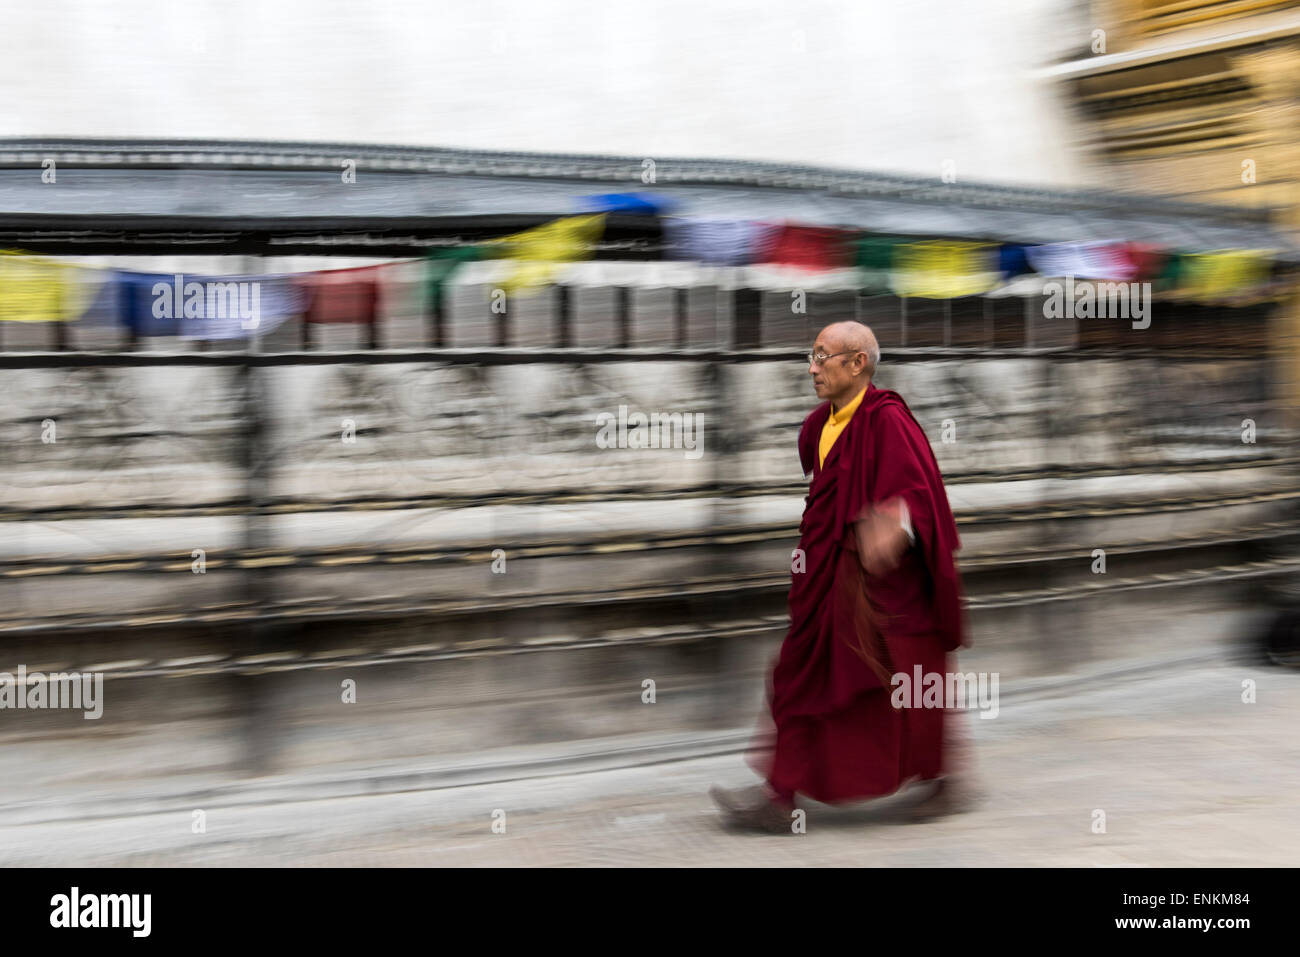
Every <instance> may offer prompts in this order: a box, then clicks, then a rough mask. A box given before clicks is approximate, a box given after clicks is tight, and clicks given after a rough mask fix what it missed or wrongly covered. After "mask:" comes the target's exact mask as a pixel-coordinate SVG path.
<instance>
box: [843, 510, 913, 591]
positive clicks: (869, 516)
mask: <svg viewBox="0 0 1300 957" xmlns="http://www.w3.org/2000/svg"><path fill="white" fill-rule="evenodd" d="M900 514H901V512H900V506H899V504H898V503H897V502H895V501H891V502H887V503H884V504H882V505H879V506H877V507H875V508H873V509H871V510H870V511H868V512H866V513H865V514H864V515H863V516H862V518H861V519H859V520H858V522H857V524H856V529H857V539H858V560H859V561H860V562H862V567H863V568H865V569H866V570H867V573H868V574H870V575H883V574H885V573H886V572H888V571H891V570H893V569H895V568H897V567H898V561H899V559H900V558H902V557H903V553H904V552H905V551H907V545H908V540H907V533H906V532H905V531H903V526H902V524H901V522H900Z"/></svg>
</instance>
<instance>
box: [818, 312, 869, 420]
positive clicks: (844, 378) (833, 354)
mask: <svg viewBox="0 0 1300 957" xmlns="http://www.w3.org/2000/svg"><path fill="white" fill-rule="evenodd" d="M813 353H814V354H820V355H824V356H828V357H829V358H827V360H826V362H825V363H817V362H814V363H812V364H811V365H810V366H809V367H808V372H809V373H810V374H811V375H812V377H813V386H814V388H815V389H816V390H817V395H818V396H819V397H820V398H823V399H830V401H831V404H832V405H833V406H834V407H835V408H837V409H838V408H840V407H841V406H842V405H844V404H845V403H847V402H850V401H852V400H853V398H854V397H855V396H856V395H857V394H858V393H859V392H861V391H862V390H863V389H865V388H866V387H867V385H868V384H870V382H871V378H872V376H874V375H875V374H876V365H877V364H878V363H879V362H880V346H879V344H878V343H877V342H876V337H875V334H874V333H872V331H871V330H870V329H869V328H868V327H866V326H864V325H863V324H862V323H860V322H853V321H847V322H835V323H831V325H829V326H827V327H826V328H825V329H823V330H822V331H821V332H820V333H818V335H817V340H816V342H814V343H813Z"/></svg>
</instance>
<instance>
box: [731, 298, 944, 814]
mask: <svg viewBox="0 0 1300 957" xmlns="http://www.w3.org/2000/svg"><path fill="white" fill-rule="evenodd" d="M808 359H809V367H808V371H809V373H810V374H811V375H812V377H813V386H814V388H815V389H816V391H817V396H818V398H821V399H823V400H825V401H824V402H822V404H821V405H819V406H818V407H817V408H816V409H814V410H813V411H812V413H811V414H809V416H808V417H807V418H806V419H805V420H804V423H803V427H802V429H801V430H800V432H799V458H800V460H801V462H802V463H803V469H804V473H805V474H807V473H809V472H811V473H812V483H811V485H810V486H809V490H808V496H807V498H806V499H805V505H804V513H803V521H802V523H801V524H800V527H799V533H800V538H799V550H798V551H796V552H795V553H794V561H793V563H792V575H791V585H790V600H789V607H790V631H789V633H788V634H787V635H786V638H785V642H784V643H783V644H782V646H781V653H780V657H779V658H778V660H777V664H776V668H775V670H774V672H773V674H772V682H771V686H770V689H769V698H770V704H771V712H772V719H773V721H774V723H775V725H776V749H775V751H774V752H773V753H772V754H771V756H770V758H767V757H762V758H757V759H754V766H755V769H756V770H758V771H759V772H760V773H762V774H763V776H764V778H765V779H766V784H765V785H764V786H761V787H758V788H753V789H750V790H749V791H748V792H735V791H728V790H725V789H722V788H717V787H715V788H713V789H712V790H711V792H710V794H711V795H712V797H713V799H714V801H715V802H716V803H717V804H718V806H719V808H721V810H722V812H723V815H724V819H725V821H726V823H728V824H729V825H732V826H736V827H742V828H748V829H756V830H763V831H772V832H785V833H789V832H790V831H791V820H792V810H793V808H794V804H795V795H796V793H798V794H804V795H807V796H808V797H810V798H812V799H813V800H815V801H821V802H824V803H832V804H838V803H842V802H848V801H855V800H862V799H866V798H871V797H877V796H880V795H885V794H892V793H893V792H895V791H897V790H898V789H899V788H900V787H901V786H902V785H903V784H905V783H906V782H907V781H909V780H910V779H912V778H921V779H923V780H935V781H936V782H937V783H936V785H935V786H934V790H933V793H932V794H931V795H930V796H929V798H928V799H927V800H926V801H925V802H923V803H922V804H921V805H919V806H917V807H916V808H914V809H913V817H915V818H925V817H931V816H935V815H938V814H942V813H948V812H950V811H952V810H955V809H956V807H957V803H958V800H957V799H958V791H957V789H956V788H955V786H954V783H953V779H951V778H949V779H945V775H946V774H947V772H948V771H949V769H950V765H951V755H950V754H946V753H945V748H944V743H945V742H944V724H945V722H944V717H945V715H944V709H943V708H942V707H924V708H916V707H903V708H896V707H894V705H893V703H891V697H893V694H892V693H893V688H892V685H891V677H892V676H893V675H895V674H905V675H907V676H908V677H909V679H910V678H912V677H913V675H914V668H915V667H916V666H919V667H920V669H921V673H922V674H925V675H928V674H930V673H934V672H937V673H938V674H939V675H946V674H948V673H949V672H950V671H951V668H950V666H949V664H950V663H949V653H950V652H952V651H954V650H955V649H956V648H957V647H959V646H960V645H963V644H966V643H967V641H966V630H965V621H964V613H963V609H962V592H961V580H960V577H959V575H958V573H957V567H956V564H955V562H954V559H953V553H954V552H955V551H956V550H957V549H958V548H959V547H960V542H959V541H958V538H957V525H956V522H955V521H954V520H953V517H952V510H951V509H950V508H949V506H948V496H947V493H946V492H945V491H944V488H943V478H942V476H940V474H939V466H938V463H936V462H935V459H934V453H933V452H931V450H930V443H929V441H928V440H927V439H926V436H925V432H924V431H923V430H922V428H921V426H920V425H918V424H917V422H916V420H915V419H914V418H913V417H912V413H911V412H910V411H909V410H908V408H907V403H905V402H904V401H903V399H902V397H901V396H900V395H899V394H898V393H897V392H893V391H891V390H889V389H880V388H877V387H876V386H875V385H873V384H872V382H871V379H872V376H873V375H874V374H875V371H876V363H877V362H878V361H879V359H880V347H879V346H878V345H877V344H876V338H875V336H874V335H873V334H872V332H871V330H870V329H868V328H867V327H866V326H864V325H862V324H861V323H858V322H838V323H835V324H834V325H830V326H827V327H826V328H825V329H823V330H822V331H821V334H820V335H818V337H817V341H816V343H815V344H814V346H813V352H812V354H811V355H810V356H809V357H808ZM945 684H946V681H945ZM897 697H898V698H903V696H902V695H898V696H897ZM950 723H951V722H950Z"/></svg>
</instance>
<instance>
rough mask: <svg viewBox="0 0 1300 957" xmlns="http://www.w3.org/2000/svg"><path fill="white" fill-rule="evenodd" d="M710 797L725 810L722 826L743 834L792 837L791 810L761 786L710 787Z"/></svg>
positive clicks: (720, 808) (719, 807)
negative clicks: (735, 788)
mask: <svg viewBox="0 0 1300 957" xmlns="http://www.w3.org/2000/svg"><path fill="white" fill-rule="evenodd" d="M709 797H711V798H713V803H714V804H716V805H717V806H718V809H719V810H720V811H722V819H723V823H724V824H726V825H727V826H728V827H731V828H734V829H736V830H741V831H760V832H762V833H765V834H790V833H793V831H792V830H791V820H792V818H791V816H790V815H791V812H792V811H793V810H794V808H792V807H786V806H785V805H784V804H783V803H782V802H780V801H777V800H775V799H774V798H773V797H772V794H771V792H770V791H769V790H768V789H767V788H766V787H763V786H762V785H758V786H756V787H751V788H743V789H741V790H731V789H728V788H721V787H717V786H716V785H715V786H714V787H711V788H709Z"/></svg>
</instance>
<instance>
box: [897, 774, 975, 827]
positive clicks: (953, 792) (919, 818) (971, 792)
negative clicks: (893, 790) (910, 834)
mask: <svg viewBox="0 0 1300 957" xmlns="http://www.w3.org/2000/svg"><path fill="white" fill-rule="evenodd" d="M977 803H978V795H977V794H976V792H975V789H974V787H973V786H972V785H971V783H970V781H969V780H968V779H966V778H964V777H958V776H956V775H951V774H950V775H947V776H946V777H942V778H939V779H938V780H937V781H935V782H934V787H933V789H932V790H931V791H930V793H929V794H928V795H927V796H926V797H925V799H924V800H923V801H921V803H919V804H914V805H912V807H911V808H909V809H908V811H907V821H908V823H911V824H919V823H921V822H923V821H933V820H935V819H937V818H941V817H947V816H948V815H949V814H961V813H962V812H964V811H969V810H970V809H971V808H973V807H974V806H975V805H976V804H977Z"/></svg>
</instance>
